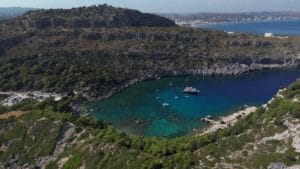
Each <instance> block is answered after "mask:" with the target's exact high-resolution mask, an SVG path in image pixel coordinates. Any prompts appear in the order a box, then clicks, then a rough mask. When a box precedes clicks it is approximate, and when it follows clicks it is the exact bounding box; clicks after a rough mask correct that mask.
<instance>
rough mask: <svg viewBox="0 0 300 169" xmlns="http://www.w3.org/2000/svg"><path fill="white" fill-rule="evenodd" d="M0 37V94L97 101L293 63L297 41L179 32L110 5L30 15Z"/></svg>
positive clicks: (148, 16) (5, 25) (6, 26)
mask: <svg viewBox="0 0 300 169" xmlns="http://www.w3.org/2000/svg"><path fill="white" fill-rule="evenodd" d="M43 18H47V19H45V20H44V19H43ZM58 18H59V19H58ZM74 20H76V21H74ZM78 20H79V22H77V21H78ZM73 21H74V22H76V23H74V22H73ZM96 21H101V22H102V21H105V24H104V26H103V25H102V26H99V25H98V26H97V24H95V23H94V22H96ZM100 25H101V24H100ZM0 30H1V31H0V44H1V45H0V73H1V81H0V84H1V85H0V90H47V91H56V92H60V93H69V94H71V93H73V92H75V93H81V94H83V95H85V96H87V97H89V98H102V97H107V96H110V95H111V94H113V93H116V92H119V91H121V90H122V89H124V88H125V87H127V86H128V85H130V84H132V83H135V82H138V81H142V80H146V79H156V78H160V77H164V76H173V75H202V74H239V73H243V72H247V71H250V70H255V69H262V68H265V67H270V68H272V67H290V66H296V65H298V64H299V57H297V52H298V50H299V48H298V46H299V44H300V43H299V40H298V41H297V39H298V38H296V37H295V38H289V39H276V38H264V37H260V36H254V35H249V34H235V35H228V34H226V33H223V32H218V31H209V30H201V29H191V28H183V27H178V26H175V24H174V23H173V21H170V20H168V19H165V18H162V17H158V16H155V15H151V14H143V13H140V12H138V11H133V10H127V9H120V8H113V7H108V6H99V7H89V8H75V9H71V10H46V11H34V12H29V13H27V14H25V15H24V16H22V17H19V18H17V19H15V20H13V21H10V22H6V23H3V24H2V25H1V28H0ZM58 79H59V80H58Z"/></svg>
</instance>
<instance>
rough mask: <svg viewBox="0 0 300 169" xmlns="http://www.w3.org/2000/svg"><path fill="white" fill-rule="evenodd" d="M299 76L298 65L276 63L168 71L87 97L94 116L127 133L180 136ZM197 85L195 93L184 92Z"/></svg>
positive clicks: (267, 96)
mask: <svg viewBox="0 0 300 169" xmlns="http://www.w3.org/2000/svg"><path fill="white" fill-rule="evenodd" d="M299 77H300V69H299V68H298V69H280V70H279V69H276V70H263V71H255V72H250V73H247V74H243V75H237V76H193V77H169V78H163V79H160V80H154V81H146V82H142V83H138V84H136V85H132V86H130V87H129V88H128V89H126V90H125V91H124V92H121V93H119V94H117V95H114V96H112V97H110V98H108V99H104V100H100V101H93V102H89V103H87V104H86V105H85V106H84V108H85V109H88V110H90V113H91V115H92V116H93V117H95V118H97V119H102V120H105V121H107V122H111V123H112V125H113V126H114V127H115V128H116V129H118V130H120V131H124V132H126V133H128V134H135V135H143V136H158V137H165V138H171V137H178V136H183V135H186V134H191V133H192V132H193V129H195V128H201V127H203V126H205V123H204V122H201V120H200V119H201V118H202V117H205V116H207V115H212V117H213V118H217V117H219V116H223V115H227V114H229V113H232V112H234V111H237V110H239V109H240V108H241V107H243V106H245V105H249V106H258V105H261V104H264V103H266V102H267V101H268V100H270V99H271V98H272V97H273V96H274V95H275V94H276V92H277V91H278V89H280V88H281V87H285V86H287V85H289V84H290V83H292V82H293V81H295V80H296V79H297V78H299ZM186 86H192V87H196V88H197V89H199V90H200V94H199V95H187V94H184V93H182V90H183V89H184V87H186Z"/></svg>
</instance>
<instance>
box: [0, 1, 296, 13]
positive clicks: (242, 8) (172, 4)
mask: <svg viewBox="0 0 300 169" xmlns="http://www.w3.org/2000/svg"><path fill="white" fill-rule="evenodd" d="M103 3H107V4H110V5H113V6H118V7H127V8H134V9H139V10H141V11H144V12H160V13H169V12H178V13H194V12H247V11H290V10H292V11H300V0H0V7H11V6H14V7H35V8H71V7H77V6H89V5H93V4H103Z"/></svg>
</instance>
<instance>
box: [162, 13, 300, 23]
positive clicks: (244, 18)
mask: <svg viewBox="0 0 300 169" xmlns="http://www.w3.org/2000/svg"><path fill="white" fill-rule="evenodd" d="M160 15H162V16H164V17H167V18H169V19H172V20H175V21H176V23H177V24H178V25H182V26H197V25H199V24H210V23H220V22H264V21H282V20H297V19H300V12H248V13H195V14H171V13H169V14H160Z"/></svg>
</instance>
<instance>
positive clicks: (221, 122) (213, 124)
mask: <svg viewBox="0 0 300 169" xmlns="http://www.w3.org/2000/svg"><path fill="white" fill-rule="evenodd" d="M256 110H257V107H255V106H252V107H247V108H246V109H244V110H240V111H237V112H235V113H233V114H230V115H228V116H221V117H219V119H218V120H209V122H210V126H209V127H207V128H205V129H204V130H202V131H201V132H200V133H199V134H197V135H202V134H206V133H210V132H214V131H217V130H219V129H223V128H226V127H228V126H230V125H233V124H235V123H236V122H237V121H238V120H239V119H241V118H243V117H245V116H247V115H249V114H250V113H252V112H255V111H256Z"/></svg>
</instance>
